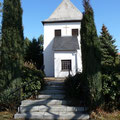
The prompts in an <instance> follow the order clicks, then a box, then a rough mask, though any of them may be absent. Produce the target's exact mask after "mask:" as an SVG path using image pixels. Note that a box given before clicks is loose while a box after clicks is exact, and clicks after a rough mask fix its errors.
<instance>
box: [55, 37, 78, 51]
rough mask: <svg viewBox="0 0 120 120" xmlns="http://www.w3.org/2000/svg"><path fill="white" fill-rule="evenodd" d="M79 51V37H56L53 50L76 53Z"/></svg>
mask: <svg viewBox="0 0 120 120" xmlns="http://www.w3.org/2000/svg"><path fill="white" fill-rule="evenodd" d="M77 49H79V44H78V39H77V36H74V37H73V36H70V37H55V38H54V43H53V50H55V51H70V50H71V51H75V50H77Z"/></svg>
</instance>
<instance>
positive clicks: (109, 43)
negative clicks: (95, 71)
mask: <svg viewBox="0 0 120 120" xmlns="http://www.w3.org/2000/svg"><path fill="white" fill-rule="evenodd" d="M99 38H100V43H101V58H102V59H101V60H102V61H101V64H102V73H103V74H111V71H114V70H113V68H114V67H115V64H116V59H117V57H118V55H117V49H116V46H115V44H114V43H115V40H114V39H113V37H112V36H111V35H110V34H109V32H108V30H107V27H106V26H105V25H103V26H102V31H101V35H100V37H99Z"/></svg>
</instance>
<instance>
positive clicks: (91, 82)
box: [81, 0, 102, 107]
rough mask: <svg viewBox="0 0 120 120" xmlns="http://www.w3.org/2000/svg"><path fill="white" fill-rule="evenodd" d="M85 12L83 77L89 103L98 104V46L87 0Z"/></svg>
mask: <svg viewBox="0 0 120 120" xmlns="http://www.w3.org/2000/svg"><path fill="white" fill-rule="evenodd" d="M83 5H84V9H85V12H84V13H83V20H82V23H81V46H82V61H83V76H84V77H83V78H84V79H85V80H84V81H85V82H86V83H85V86H86V90H87V93H88V94H87V95H86V96H88V100H89V105H91V106H92V107H96V106H98V104H99V103H100V100H101V89H102V82H101V71H100V67H101V66H100V63H101V59H100V58H101V57H100V48H99V44H100V42H99V39H98V36H97V31H96V26H95V23H94V12H93V9H92V7H91V6H90V1H89V0H83Z"/></svg>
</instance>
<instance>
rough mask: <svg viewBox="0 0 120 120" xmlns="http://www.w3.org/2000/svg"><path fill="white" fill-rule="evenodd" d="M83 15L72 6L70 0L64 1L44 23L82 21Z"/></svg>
mask: <svg viewBox="0 0 120 120" xmlns="http://www.w3.org/2000/svg"><path fill="white" fill-rule="evenodd" d="M82 18H83V15H82V13H81V12H80V11H79V10H78V9H77V8H76V7H75V6H74V5H73V4H72V2H71V1H70V0H63V1H62V3H61V4H60V5H59V6H58V7H57V9H56V10H55V11H54V12H53V14H52V15H51V16H50V17H49V18H48V19H47V20H45V21H43V23H44V22H52V21H53V22H55V21H81V20H82Z"/></svg>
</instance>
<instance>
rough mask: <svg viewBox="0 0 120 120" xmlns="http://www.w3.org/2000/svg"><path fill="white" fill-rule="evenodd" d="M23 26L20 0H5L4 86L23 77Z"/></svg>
mask: <svg viewBox="0 0 120 120" xmlns="http://www.w3.org/2000/svg"><path fill="white" fill-rule="evenodd" d="M23 42H24V39H23V26H22V8H21V3H20V0H4V4H3V20H2V46H1V71H2V81H3V86H4V87H5V85H7V86H9V85H10V83H11V82H12V81H16V83H17V82H18V81H19V80H20V77H21V67H22V62H23V56H22V54H23V45H24V44H23ZM16 83H15V84H16Z"/></svg>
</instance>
